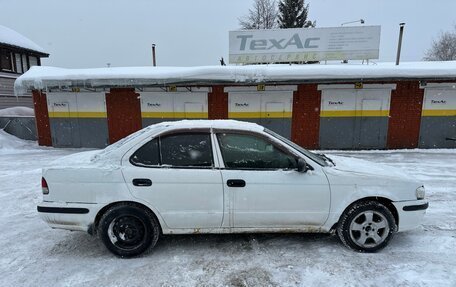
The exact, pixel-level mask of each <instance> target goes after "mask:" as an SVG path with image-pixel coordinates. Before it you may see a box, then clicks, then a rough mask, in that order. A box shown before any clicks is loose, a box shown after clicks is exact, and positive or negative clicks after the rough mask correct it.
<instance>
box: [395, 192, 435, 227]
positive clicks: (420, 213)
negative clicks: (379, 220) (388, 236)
mask: <svg viewBox="0 0 456 287" xmlns="http://www.w3.org/2000/svg"><path fill="white" fill-rule="evenodd" d="M393 204H394V206H395V207H396V210H397V213H398V215H399V225H398V231H406V230H411V229H415V228H417V227H418V226H420V224H421V222H422V221H423V217H424V214H426V209H427V208H428V207H429V202H428V201H427V200H424V199H422V200H410V201H396V202H393Z"/></svg>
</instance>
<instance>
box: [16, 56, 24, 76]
mask: <svg viewBox="0 0 456 287" xmlns="http://www.w3.org/2000/svg"><path fill="white" fill-rule="evenodd" d="M14 57H15V58H16V73H19V74H22V73H23V72H24V71H23V70H22V62H21V54H18V53H16V54H14Z"/></svg>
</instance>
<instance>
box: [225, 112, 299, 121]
mask: <svg viewBox="0 0 456 287" xmlns="http://www.w3.org/2000/svg"><path fill="white" fill-rule="evenodd" d="M291 114H292V113H291V112H229V113H228V118H230V119H259V118H275V119H282V118H291Z"/></svg>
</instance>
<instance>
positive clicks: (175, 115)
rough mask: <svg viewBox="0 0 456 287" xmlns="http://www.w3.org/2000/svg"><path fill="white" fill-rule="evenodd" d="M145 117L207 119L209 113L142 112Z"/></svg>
mask: <svg viewBox="0 0 456 287" xmlns="http://www.w3.org/2000/svg"><path fill="white" fill-rule="evenodd" d="M141 117H142V118H143V119H166V118H168V119H174V118H182V119H207V118H208V114H207V113H205V112H142V113H141Z"/></svg>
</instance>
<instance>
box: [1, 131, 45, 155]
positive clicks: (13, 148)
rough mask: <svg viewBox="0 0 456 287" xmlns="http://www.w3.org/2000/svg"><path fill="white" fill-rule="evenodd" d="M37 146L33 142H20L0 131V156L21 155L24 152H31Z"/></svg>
mask: <svg viewBox="0 0 456 287" xmlns="http://www.w3.org/2000/svg"><path fill="white" fill-rule="evenodd" d="M37 146H38V145H37V143H36V142H34V141H26V140H21V139H19V138H17V137H15V136H13V135H10V134H9V133H7V132H5V131H4V130H2V129H0V155H2V154H13V153H23V152H24V150H33V149H35V148H37Z"/></svg>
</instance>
